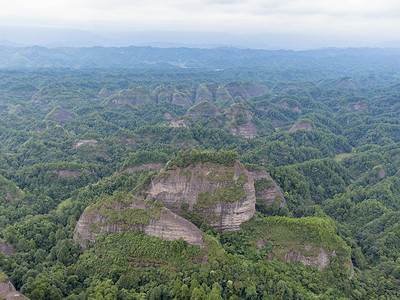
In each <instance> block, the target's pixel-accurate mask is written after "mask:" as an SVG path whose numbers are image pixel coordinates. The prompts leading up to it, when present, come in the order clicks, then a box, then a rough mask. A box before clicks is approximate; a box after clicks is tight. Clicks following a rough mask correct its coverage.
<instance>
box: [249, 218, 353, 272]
mask: <svg viewBox="0 0 400 300" xmlns="http://www.w3.org/2000/svg"><path fill="white" fill-rule="evenodd" d="M334 226H335V225H334V223H333V222H331V221H329V220H325V219H320V218H316V217H306V218H298V219H295V218H287V217H278V216H274V217H265V218H263V219H258V220H257V219H252V220H251V221H250V222H248V223H246V226H244V227H245V228H244V230H245V231H246V233H247V234H248V235H253V237H254V243H255V245H256V247H257V248H258V249H261V248H264V247H268V252H269V253H268V255H267V256H266V257H265V258H266V259H268V260H272V259H277V260H280V261H285V260H286V261H290V262H301V263H302V264H303V265H305V266H314V267H316V268H318V270H319V271H322V270H323V269H324V268H326V267H327V266H329V265H330V264H331V263H332V262H336V263H339V264H341V265H343V266H345V267H346V268H348V270H349V277H352V269H351V257H350V254H351V249H350V247H349V246H348V245H347V244H346V242H345V241H344V240H343V239H342V238H340V237H339V236H338V235H337V233H336V229H335V227H334Z"/></svg>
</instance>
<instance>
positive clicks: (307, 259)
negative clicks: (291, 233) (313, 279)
mask: <svg viewBox="0 0 400 300" xmlns="http://www.w3.org/2000/svg"><path fill="white" fill-rule="evenodd" d="M285 260H288V261H290V262H296V261H299V262H301V263H302V264H303V265H305V266H314V267H317V268H318V270H319V271H322V270H323V269H324V268H325V267H327V266H329V265H330V263H331V259H330V258H329V254H328V253H327V252H326V251H325V249H324V248H322V247H321V248H320V250H319V253H318V256H317V257H314V256H305V255H303V254H302V253H301V252H295V251H293V250H290V251H289V252H287V253H286V254H285Z"/></svg>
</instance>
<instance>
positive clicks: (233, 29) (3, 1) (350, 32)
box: [0, 0, 400, 42]
mask: <svg viewBox="0 0 400 300" xmlns="http://www.w3.org/2000/svg"><path fill="white" fill-rule="evenodd" d="M0 26H3V27H29V28H37V27H39V28H66V29H79V30H86V31H91V32H116V31H119V32H137V31H195V32H224V33H230V34H238V35H247V34H265V33H269V34H271V33H273V34H297V35H310V36H311V35H312V36H320V37H330V38H332V39H337V40H339V39H346V40H351V39H357V40H360V41H370V42H383V41H396V40H397V41H399V40H400V30H399V29H400V1H398V0H345V1H343V0H34V1H32V0H12V1H10V0H0ZM0 39H1V36H0Z"/></svg>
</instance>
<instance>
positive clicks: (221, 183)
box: [147, 162, 256, 231]
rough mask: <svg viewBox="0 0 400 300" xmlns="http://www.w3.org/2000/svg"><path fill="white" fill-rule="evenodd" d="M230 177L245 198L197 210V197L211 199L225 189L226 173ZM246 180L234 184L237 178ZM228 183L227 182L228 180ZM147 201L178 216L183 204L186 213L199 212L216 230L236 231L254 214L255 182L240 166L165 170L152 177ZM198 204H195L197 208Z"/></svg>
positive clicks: (213, 204)
mask: <svg viewBox="0 0 400 300" xmlns="http://www.w3.org/2000/svg"><path fill="white" fill-rule="evenodd" d="M228 173H229V174H230V175H233V178H229V180H230V181H231V183H232V181H234V185H239V186H241V187H242V188H243V191H244V193H245V196H244V197H243V198H241V199H239V200H236V201H233V202H230V201H223V200H216V201H214V202H212V203H208V204H207V205H203V206H202V207H201V208H199V205H200V204H198V201H199V195H200V194H202V195H204V194H205V193H209V195H210V196H211V197H212V196H214V195H215V193H216V192H217V190H220V189H221V188H226V187H228V186H229V185H228V183H227V181H225V180H221V178H222V177H223V176H226V174H228ZM239 178H241V179H242V180H243V178H246V179H245V180H244V181H243V183H242V182H240V184H237V181H238V179H239ZM227 180H228V179H227ZM147 193H148V196H147V199H148V200H150V199H155V200H156V201H157V202H159V203H162V204H163V205H164V206H166V207H168V208H169V209H171V210H172V211H174V212H176V213H178V212H179V211H180V209H181V206H182V204H183V203H186V204H187V205H188V209H189V211H193V210H196V211H199V212H200V213H201V214H202V215H203V217H206V219H207V218H208V219H211V220H209V221H210V224H211V225H212V226H213V227H214V228H216V229H217V230H220V231H223V230H239V229H240V225H241V224H242V223H243V222H244V221H247V220H249V219H250V218H251V217H252V216H253V215H254V213H255V200H256V199H255V191H254V181H253V177H252V176H251V175H250V173H249V172H248V171H247V170H246V169H245V168H244V167H243V166H242V165H241V164H240V163H239V162H236V163H235V165H234V167H226V166H223V165H219V164H214V165H211V164H207V163H206V164H201V163H199V164H198V165H196V166H194V167H193V166H189V167H187V168H184V169H181V168H177V169H175V170H168V171H166V172H163V173H161V174H159V175H158V176H157V177H155V178H154V179H153V180H152V182H151V183H150V186H149V188H148V190H147ZM196 204H198V205H196Z"/></svg>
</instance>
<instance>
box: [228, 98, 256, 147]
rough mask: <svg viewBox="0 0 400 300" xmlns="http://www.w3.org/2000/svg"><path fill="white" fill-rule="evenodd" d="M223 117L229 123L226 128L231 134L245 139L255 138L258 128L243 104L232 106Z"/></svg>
mask: <svg viewBox="0 0 400 300" xmlns="http://www.w3.org/2000/svg"><path fill="white" fill-rule="evenodd" d="M224 115H225V117H226V119H227V120H228V122H229V123H228V124H227V126H228V130H229V132H230V133H231V134H233V135H240V136H242V137H244V138H246V139H253V138H255V137H256V136H257V133H258V128H257V126H256V125H255V124H254V122H253V117H252V116H251V114H250V112H249V111H248V110H247V109H246V108H245V107H244V106H243V104H234V105H232V106H231V107H230V108H229V109H228V110H227V111H226V112H225V113H224Z"/></svg>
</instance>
